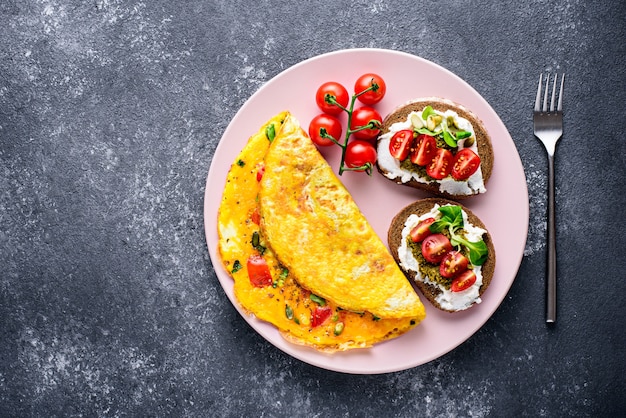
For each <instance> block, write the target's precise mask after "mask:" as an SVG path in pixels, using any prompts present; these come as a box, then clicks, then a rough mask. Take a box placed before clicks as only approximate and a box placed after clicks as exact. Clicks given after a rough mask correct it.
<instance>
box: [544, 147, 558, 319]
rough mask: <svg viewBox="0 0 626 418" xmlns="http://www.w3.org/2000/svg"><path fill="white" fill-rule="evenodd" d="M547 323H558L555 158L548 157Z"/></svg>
mask: <svg viewBox="0 0 626 418" xmlns="http://www.w3.org/2000/svg"><path fill="white" fill-rule="evenodd" d="M546 322H548V323H554V322H556V226H555V220H554V156H553V155H549V156H548V282H547V300H546Z"/></svg>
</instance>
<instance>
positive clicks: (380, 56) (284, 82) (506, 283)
mask: <svg viewBox="0 0 626 418" xmlns="http://www.w3.org/2000/svg"><path fill="white" fill-rule="evenodd" d="M366 72H374V73H377V74H379V75H381V76H382V77H383V78H384V79H385V80H386V82H387V94H386V96H385V98H384V99H383V100H382V101H381V102H380V103H378V104H377V105H376V108H377V109H378V111H379V112H380V114H381V115H382V116H383V117H384V116H385V115H386V114H388V113H389V112H390V111H391V110H392V109H393V108H395V107H396V106H398V105H401V104H403V103H405V102H407V101H409V100H411V99H414V98H418V97H428V96H438V97H443V98H447V99H451V100H453V101H455V102H457V103H459V104H462V105H464V106H465V107H467V108H469V109H471V110H472V111H473V112H474V113H475V114H476V115H477V116H478V117H479V118H480V119H482V121H483V123H484V125H485V127H486V129H487V131H488V132H489V134H490V136H491V138H492V142H493V148H494V154H495V164H494V170H493V174H492V176H491V179H490V181H489V183H488V185H487V193H486V194H484V195H482V196H478V197H473V198H470V199H466V200H465V201H464V202H463V204H464V205H466V206H467V207H469V208H470V209H471V210H472V211H473V212H475V213H476V214H477V215H478V216H479V217H480V218H481V219H482V221H483V222H484V223H485V224H486V226H487V228H488V229H489V231H490V233H491V235H492V238H493V241H494V244H495V248H496V253H497V260H498V261H497V266H496V271H495V275H494V278H493V280H492V282H491V285H490V287H489V289H487V291H486V292H485V294H484V295H483V302H482V303H481V304H480V305H477V306H474V307H473V308H471V309H469V310H468V311H465V312H461V313H456V314H449V313H445V312H441V311H438V310H437V309H435V308H433V307H432V306H431V305H430V304H429V303H428V302H427V301H425V305H426V315H427V316H426V319H425V320H424V321H423V322H422V323H421V324H420V325H419V326H418V327H416V328H415V329H413V330H412V331H410V332H408V333H407V334H405V335H403V336H401V337H399V338H396V339H394V340H391V341H386V342H383V343H380V344H377V345H375V346H374V347H373V348H369V349H357V350H352V351H348V352H342V353H335V354H324V353H321V352H318V351H316V350H314V349H310V348H305V347H300V346H297V345H294V344H291V343H289V342H287V341H285V340H284V339H283V338H282V337H281V336H280V334H279V333H278V331H277V330H276V328H274V326H272V325H270V324H268V323H266V322H263V321H260V320H258V319H256V318H255V317H253V316H248V315H246V314H245V313H243V312H242V311H241V309H240V308H239V305H238V303H237V301H236V299H235V298H234V295H233V281H232V279H231V278H230V276H229V275H228V273H227V272H226V271H225V270H224V268H223V267H222V263H221V261H220V258H219V255H218V253H217V212H218V208H219V204H220V199H221V196H222V190H223V188H224V184H225V180H226V175H227V174H228V170H229V168H230V165H231V164H232V163H233V161H234V160H235V158H236V157H237V155H238V154H239V152H240V151H241V149H242V148H243V147H244V145H245V144H246V142H247V140H248V138H249V137H250V136H251V135H252V134H254V133H255V132H256V131H257V130H258V128H259V127H260V126H261V125H262V124H263V123H265V122H266V121H267V120H268V119H270V118H271V117H272V116H274V115H275V114H277V113H279V112H281V111H283V110H289V111H290V112H291V113H292V114H293V115H294V116H295V117H296V118H297V119H298V120H299V121H300V123H301V124H302V126H303V127H304V128H305V129H308V124H309V121H310V120H311V119H312V118H313V116H315V115H316V114H317V113H319V110H318V109H317V106H316V105H315V99H314V97H315V91H316V89H317V87H318V86H319V85H321V84H322V83H323V82H326V81H330V80H333V81H337V82H340V83H342V84H343V85H344V86H345V87H346V88H347V89H348V91H351V90H352V89H353V86H354V82H355V81H356V79H357V78H358V77H359V76H360V75H361V74H363V73H366ZM322 153H323V154H324V156H325V157H326V158H327V159H328V161H329V162H330V163H331V165H332V166H333V168H335V172H337V167H338V164H339V148H337V147H331V148H330V149H328V148H326V149H324V150H322ZM341 180H342V182H343V183H344V184H345V186H346V187H347V188H348V190H349V191H350V193H351V194H352V196H353V197H354V199H355V200H356V202H357V204H358V205H359V207H360V208H361V210H362V211H363V213H364V215H365V216H366V218H367V219H368V220H369V222H370V223H371V225H372V226H373V228H374V230H375V231H376V232H377V233H378V235H379V236H380V237H381V238H382V239H383V242H385V243H386V236H387V228H388V227H389V223H390V221H391V219H392V217H393V216H394V215H395V214H396V213H397V212H398V211H399V210H400V209H401V208H403V207H404V206H406V205H407V204H409V203H411V202H413V201H415V200H418V199H420V198H422V197H425V196H426V195H425V194H422V193H421V192H418V191H416V190H414V189H411V188H408V187H405V186H399V185H394V184H393V183H391V182H390V181H389V180H386V179H384V178H383V177H382V176H381V175H379V174H378V173H377V172H376V173H374V176H373V177H371V178H370V177H368V176H367V175H365V174H363V173H354V172H347V173H344V174H343V176H342V177H341ZM528 213H529V208H528V190H527V187H526V178H525V176H524V169H523V167H522V163H521V161H520V158H519V155H518V153H517V149H516V148H515V144H514V143H513V139H512V138H511V136H510V135H509V133H508V131H507V129H506V127H505V126H504V124H503V123H502V121H501V120H500V118H499V117H498V115H497V114H496V112H495V111H494V110H493V109H492V108H491V106H490V105H489V104H488V103H487V102H486V101H485V100H484V99H483V98H482V97H481V96H480V94H478V92H476V91H475V90H474V89H473V88H472V87H471V86H469V85H468V84H467V83H466V82H464V81H463V80H462V79H460V78H459V77H457V76H456V75H455V74H453V73H451V72H450V71H448V70H446V69H444V68H442V67H440V66H438V65H436V64H434V63H432V62H430V61H427V60H424V59H422V58H419V57H416V56H413V55H410V54H406V53H402V52H398V51H390V50H382V49H352V50H342V51H336V52H332V53H328V54H324V55H320V56H317V57H314V58H311V59H308V60H306V61H303V62H301V63H299V64H297V65H294V66H293V67H291V68H289V69H287V70H285V71H283V72H282V73H280V74H279V75H277V76H276V77H274V78H273V79H272V80H270V81H269V82H268V83H266V84H265V85H264V86H263V87H262V88H260V89H259V90H258V91H257V92H256V93H254V94H253V95H252V97H250V99H248V101H247V102H246V103H245V104H244V105H243V106H242V107H241V109H239V111H238V112H237V114H236V115H235V117H234V118H233V120H232V121H231V122H230V124H229V125H228V128H227V129H226V131H225V132H224V135H223V136H222V139H221V141H220V143H219V145H218V147H217V149H216V151H215V155H214V156H213V160H212V163H211V167H210V169H209V174H208V177H207V184H206V191H205V198H204V221H205V232H206V239H207V245H208V248H209V253H210V256H211V261H212V263H213V266H214V268H215V271H216V274H217V277H218V279H219V281H220V284H221V285H222V287H223V288H224V291H225V292H226V295H227V296H228V298H229V299H230V301H231V303H232V304H233V305H234V306H235V308H237V309H238V310H239V312H240V313H241V315H242V316H243V318H244V319H245V320H246V321H247V322H248V323H249V324H250V325H251V326H252V327H253V328H254V329H255V330H256V331H257V332H258V333H259V334H261V335H262V336H263V337H264V338H265V339H266V340H267V341H269V342H270V343H272V344H274V345H275V346H276V347H278V348H279V349H280V350H282V351H284V352H285V353H287V354H289V355H291V356H293V357H295V358H297V359H300V360H302V361H304V362H306V363H309V364H311V365H314V366H317V367H321V368H325V369H328V370H334V371H338V372H345V373H355V374H374V373H387V372H394V371H399V370H405V369H408V368H411V367H415V366H419V365H421V364H424V363H427V362H429V361H431V360H434V359H436V358H438V357H440V356H442V355H444V354H446V353H448V352H449V351H451V350H452V349H454V348H455V347H457V346H458V345H459V344H461V343H463V342H464V341H466V340H467V339H468V338H469V337H470V336H472V335H473V334H474V333H475V332H476V331H477V330H478V329H479V328H480V327H481V326H482V325H483V324H484V323H485V322H487V320H488V319H489V318H490V317H491V315H492V314H493V313H494V312H495V310H496V309H497V308H498V306H499V305H500V303H501V302H502V301H503V300H504V298H505V296H506V294H507V292H508V291H509V288H510V287H511V285H512V284H513V280H514V279H515V276H516V274H517V271H518V269H519V265H520V263H521V260H522V256H523V252H524V247H525V245H526V236H527V233H528ZM490 349H491V348H489V347H485V350H490Z"/></svg>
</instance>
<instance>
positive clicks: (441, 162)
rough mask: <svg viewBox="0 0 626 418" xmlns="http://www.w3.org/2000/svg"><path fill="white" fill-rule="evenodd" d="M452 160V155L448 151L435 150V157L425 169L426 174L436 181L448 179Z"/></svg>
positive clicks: (443, 149)
mask: <svg viewBox="0 0 626 418" xmlns="http://www.w3.org/2000/svg"><path fill="white" fill-rule="evenodd" d="M452 158H453V157H452V153H451V152H450V151H449V150H447V149H445V148H437V151H436V153H435V156H434V157H433V159H432V161H431V162H430V163H429V164H428V166H427V167H426V174H428V175H429V176H430V177H432V178H434V179H436V180H441V179H443V178H446V177H448V175H449V174H450V170H451V169H452Z"/></svg>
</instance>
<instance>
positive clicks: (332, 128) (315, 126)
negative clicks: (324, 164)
mask: <svg viewBox="0 0 626 418" xmlns="http://www.w3.org/2000/svg"><path fill="white" fill-rule="evenodd" d="M322 129H324V130H325V131H326V133H327V134H328V135H330V136H332V137H333V138H335V140H336V141H340V140H341V138H340V137H341V133H342V132H343V128H342V126H341V122H340V121H339V119H337V118H336V117H335V116H332V115H328V114H326V113H321V114H319V115H317V116H315V117H314V118H313V119H312V120H311V123H310V124H309V136H310V137H311V140H312V141H313V142H314V143H315V144H316V145H319V146H321V147H326V146H329V145H333V144H334V142H333V141H331V140H330V139H328V138H325V137H323V136H322V132H321V130H322Z"/></svg>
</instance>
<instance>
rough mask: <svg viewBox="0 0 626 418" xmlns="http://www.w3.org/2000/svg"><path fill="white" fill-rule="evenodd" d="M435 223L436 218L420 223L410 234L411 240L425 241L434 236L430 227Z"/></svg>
mask: <svg viewBox="0 0 626 418" xmlns="http://www.w3.org/2000/svg"><path fill="white" fill-rule="evenodd" d="M434 222H435V218H426V219H424V220H423V221H420V222H419V223H418V224H417V225H415V227H414V228H413V229H411V232H409V235H410V236H411V240H412V241H413V242H422V241H424V238H426V237H427V236H429V235H430V234H432V232H430V226H431V225H432V224H433V223H434Z"/></svg>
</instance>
